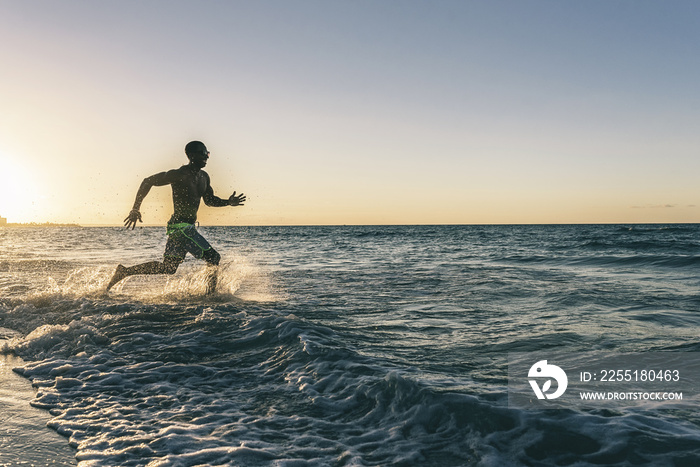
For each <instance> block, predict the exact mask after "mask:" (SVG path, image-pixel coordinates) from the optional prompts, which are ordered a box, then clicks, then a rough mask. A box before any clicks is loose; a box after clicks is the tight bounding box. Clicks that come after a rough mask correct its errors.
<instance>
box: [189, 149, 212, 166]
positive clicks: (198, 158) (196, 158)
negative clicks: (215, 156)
mask: <svg viewBox="0 0 700 467" xmlns="http://www.w3.org/2000/svg"><path fill="white" fill-rule="evenodd" d="M189 157H190V161H192V164H194V166H195V167H197V168H200V169H201V168H204V166H206V165H207V159H209V151H207V148H206V146H202V147H201V148H200V149H199V150H197V151H196V152H194V153H192V154H190V155H189Z"/></svg>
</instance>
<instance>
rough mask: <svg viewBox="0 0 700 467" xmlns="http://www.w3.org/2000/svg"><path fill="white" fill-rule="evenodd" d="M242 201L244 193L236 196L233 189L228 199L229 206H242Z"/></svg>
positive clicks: (243, 201)
mask: <svg viewBox="0 0 700 467" xmlns="http://www.w3.org/2000/svg"><path fill="white" fill-rule="evenodd" d="M243 203H245V195H244V194H243V193H241V194H240V195H238V196H236V192H235V191H234V192H233V194H232V195H231V196H230V197H229V199H228V204H229V206H243Z"/></svg>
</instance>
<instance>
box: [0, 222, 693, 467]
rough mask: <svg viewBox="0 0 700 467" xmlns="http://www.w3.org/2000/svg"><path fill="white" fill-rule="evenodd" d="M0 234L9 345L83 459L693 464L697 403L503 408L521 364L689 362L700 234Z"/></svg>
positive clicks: (290, 230) (3, 319) (632, 230)
mask: <svg viewBox="0 0 700 467" xmlns="http://www.w3.org/2000/svg"><path fill="white" fill-rule="evenodd" d="M200 231H201V232H202V233H203V235H204V236H205V237H206V238H207V239H208V240H209V241H210V243H211V244H212V245H214V246H215V247H216V248H217V249H218V250H219V252H220V253H221V254H222V257H223V260H222V266H221V271H220V279H221V280H220V281H219V286H218V290H217V292H216V294H214V295H213V296H205V295H204V294H203V290H204V285H205V282H206V281H205V274H204V272H203V269H204V268H203V266H202V264H201V263H199V262H197V261H196V260H194V259H191V258H190V259H188V260H187V261H186V262H185V264H183V266H182V267H181V269H180V270H179V271H178V273H177V274H176V275H174V276H152V277H131V278H128V279H127V280H125V281H124V282H123V283H121V284H119V285H117V286H116V287H115V288H114V289H113V290H112V291H111V292H110V294H109V295H105V294H104V293H103V292H102V291H101V289H102V288H103V287H104V285H105V283H106V281H107V280H108V279H109V277H110V275H111V273H112V272H113V270H114V268H115V266H116V265H117V264H118V263H120V262H121V263H124V264H125V265H133V264H136V263H138V262H143V261H148V260H154V259H159V258H160V257H161V255H162V251H163V248H164V245H165V232H164V229H163V228H142V229H137V230H136V231H134V232H131V231H129V232H126V231H124V230H122V229H117V228H43V229H29V228H27V229H24V228H5V229H0V245H1V246H2V248H1V249H0V297H1V298H0V328H1V329H0V337H5V338H8V339H9V340H8V341H6V343H5V344H4V348H3V350H4V352H8V353H9V352H13V353H16V354H17V355H19V356H21V357H22V358H24V359H25V360H26V361H27V363H26V365H25V366H24V367H23V368H22V369H21V370H19V371H20V372H21V374H23V375H24V376H25V377H27V378H30V379H31V380H32V381H33V383H34V384H35V385H36V386H37V387H38V388H39V393H38V394H37V398H36V400H35V402H34V405H35V406H37V407H41V408H45V409H47V410H49V411H50V413H51V414H52V415H53V417H54V418H53V419H52V421H51V422H50V426H51V427H52V428H54V429H56V430H57V431H58V432H59V433H61V434H64V435H65V436H67V437H68V438H67V441H66V442H68V443H70V444H71V445H73V446H75V447H76V448H77V459H78V460H79V461H80V463H81V464H80V465H82V466H115V465H119V466H132V465H133V466H136V465H139V466H141V465H148V466H195V465H246V466H255V465H262V466H267V465H286V466H300V465H318V466H326V465H337V466H341V465H381V466H386V465H406V466H413V465H426V466H463V465H484V466H507V465H515V466H517V465H526V466H549V465H620V466H623V465H660V466H664V465H668V466H695V465H700V416H699V415H698V412H697V410H696V409H697V408H695V409H693V408H692V407H690V408H679V409H676V410H656V409H643V408H617V409H605V410H603V409H600V410H597V409H571V410H568V409H566V410H529V409H528V410H524V409H516V408H512V407H509V406H508V394H507V386H508V380H507V375H508V368H507V367H508V354H509V352H535V351H542V350H547V349H552V350H553V351H566V352H582V351H587V352H588V351H592V350H599V351H606V352H650V351H654V352H664V351H667V352H698V351H700V337H699V334H700V333H699V330H700V326H699V325H700V293H699V292H698V291H699V290H700V255H699V252H700V249H699V247H700V226H698V225H572V226H396V227H395V226H377V227H375V226H363V227H202V228H201V229H200Z"/></svg>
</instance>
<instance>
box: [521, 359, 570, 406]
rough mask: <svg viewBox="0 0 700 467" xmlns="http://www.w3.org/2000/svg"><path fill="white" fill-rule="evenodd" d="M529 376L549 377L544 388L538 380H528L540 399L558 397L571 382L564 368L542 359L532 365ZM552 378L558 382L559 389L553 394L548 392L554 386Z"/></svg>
mask: <svg viewBox="0 0 700 467" xmlns="http://www.w3.org/2000/svg"><path fill="white" fill-rule="evenodd" d="M530 361H532V360H530ZM527 376H528V377H529V378H547V381H545V382H544V384H543V385H542V388H540V386H539V385H538V384H537V381H535V380H528V381H529V382H530V386H532V390H533V391H535V395H536V396H537V398H538V399H556V398H557V397H560V396H561V395H562V394H564V392H565V391H566V386H567V385H568V384H569V379H568V378H567V377H566V373H565V372H564V370H562V369H561V368H559V367H558V366H556V365H549V364H548V363H547V360H540V361H539V362H537V363H535V364H534V365H532V366H531V367H530V371H529V372H528V374H527ZM552 379H554V380H555V381H556V382H557V390H556V391H554V392H553V393H551V394H547V391H549V390H550V388H551V386H552Z"/></svg>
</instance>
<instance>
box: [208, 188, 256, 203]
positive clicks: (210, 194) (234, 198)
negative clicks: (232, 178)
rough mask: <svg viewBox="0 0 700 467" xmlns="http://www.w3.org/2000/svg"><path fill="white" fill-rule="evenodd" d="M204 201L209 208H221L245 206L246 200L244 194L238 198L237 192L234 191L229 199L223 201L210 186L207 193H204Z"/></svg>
mask: <svg viewBox="0 0 700 467" xmlns="http://www.w3.org/2000/svg"><path fill="white" fill-rule="evenodd" d="M202 199H203V200H204V204H206V205H207V206H212V207H216V208H220V207H223V206H243V203H244V202H245V199H246V198H245V195H244V194H243V193H241V194H240V195H238V196H236V192H235V191H234V192H233V194H232V195H231V196H230V197H229V198H228V199H222V198H219V197H218V196H216V195H215V194H214V190H213V189H212V188H211V186H209V187H208V188H207V191H205V192H204V196H202Z"/></svg>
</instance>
